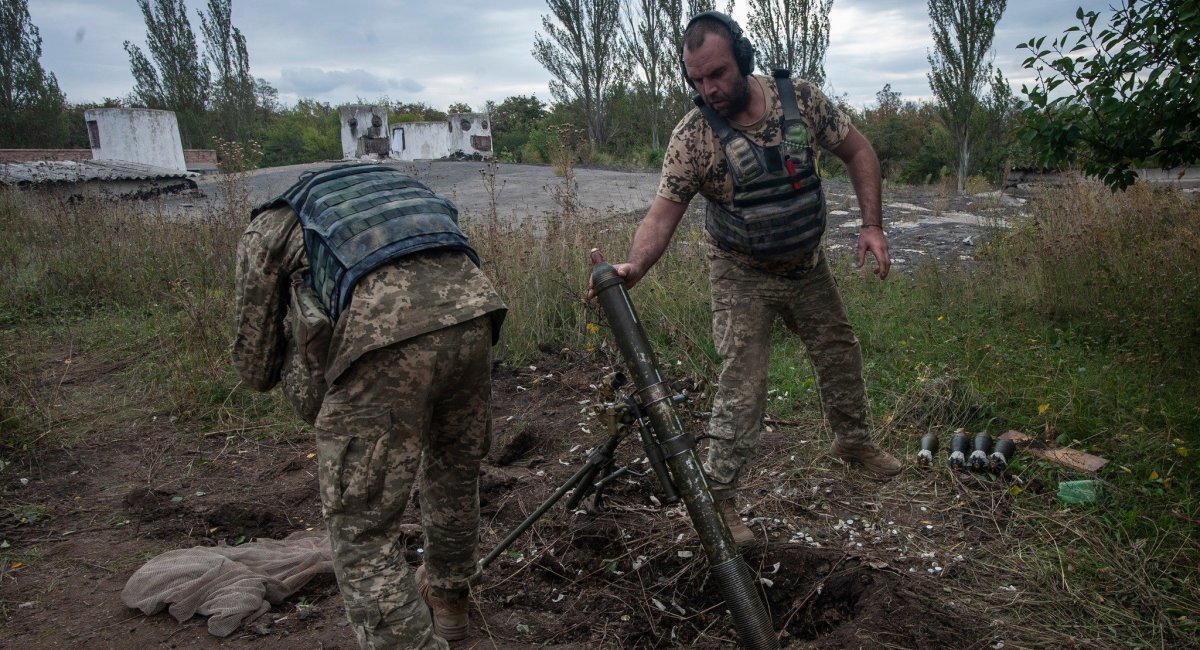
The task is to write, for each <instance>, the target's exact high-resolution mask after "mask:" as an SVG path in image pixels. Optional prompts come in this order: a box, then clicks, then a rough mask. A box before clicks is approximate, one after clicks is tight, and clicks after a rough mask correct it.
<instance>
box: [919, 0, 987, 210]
mask: <svg viewBox="0 0 1200 650" xmlns="http://www.w3.org/2000/svg"><path fill="white" fill-rule="evenodd" d="M1005 6H1006V0H929V20H930V23H929V28H930V30H931V31H932V32H933V48H934V49H933V52H931V53H930V54H929V55H928V59H929V65H930V68H931V71H930V73H929V75H928V77H929V87H930V88H931V89H932V90H933V96H934V97H935V98H936V99H937V111H938V116H939V117H940V118H941V120H942V123H943V124H945V126H946V129H947V130H948V131H949V132H950V134H951V137H953V139H954V144H955V148H956V149H957V150H958V164H957V169H958V193H959V194H964V193H965V192H966V184H967V176H968V175H969V174H970V171H971V150H972V149H973V148H974V146H975V141H976V139H977V137H978V136H979V134H980V133H982V131H983V130H984V129H985V128H986V127H987V121H986V120H984V119H980V114H981V112H982V110H983V109H982V107H983V102H984V97H985V96H986V94H987V93H986V92H985V85H988V84H989V82H990V79H991V78H992V64H991V61H990V60H989V53H990V52H991V49H992V39H993V38H995V35H996V23H998V22H1000V17H1001V16H1003V15H1004V9H1005Z"/></svg>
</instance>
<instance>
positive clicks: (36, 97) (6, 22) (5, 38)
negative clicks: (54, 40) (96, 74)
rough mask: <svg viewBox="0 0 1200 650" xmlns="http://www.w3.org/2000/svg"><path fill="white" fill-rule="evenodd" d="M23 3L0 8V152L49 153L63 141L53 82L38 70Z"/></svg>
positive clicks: (38, 40) (38, 55)
mask: <svg viewBox="0 0 1200 650" xmlns="http://www.w3.org/2000/svg"><path fill="white" fill-rule="evenodd" d="M41 59H42V37H41V34H40V33H39V32H38V28H37V27H36V26H35V25H34V24H33V23H32V22H31V21H30V18H29V3H28V2H27V0H4V2H2V3H0V147H11V148H42V147H47V148H53V147H58V146H61V145H62V144H63V143H64V141H65V140H66V138H67V128H66V124H65V123H64V122H63V115H64V109H63V107H64V103H65V100H64V98H63V94H62V91H61V90H60V89H59V87H58V79H56V78H55V76H54V74H53V73H49V72H46V71H45V70H44V69H42V62H41Z"/></svg>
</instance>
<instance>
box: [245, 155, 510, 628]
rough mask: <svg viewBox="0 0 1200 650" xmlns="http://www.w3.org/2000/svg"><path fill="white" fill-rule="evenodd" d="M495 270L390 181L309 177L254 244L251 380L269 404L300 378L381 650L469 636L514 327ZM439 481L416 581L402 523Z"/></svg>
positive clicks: (341, 535)
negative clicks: (501, 340) (503, 330)
mask: <svg viewBox="0 0 1200 650" xmlns="http://www.w3.org/2000/svg"><path fill="white" fill-rule="evenodd" d="M478 264H479V260H478V257H477V256H476V254H475V252H474V251H473V250H472V249H471V247H470V246H469V245H468V243H467V239H466V237H465V236H464V235H463V233H462V231H461V230H459V228H458V225H457V210H456V208H455V207H454V205H453V204H452V203H450V202H449V201H448V200H446V199H445V198H443V197H441V196H438V195H436V194H434V193H433V192H431V191H429V190H428V189H427V188H425V187H424V186H422V185H421V184H420V183H418V182H417V181H415V180H414V179H412V178H410V177H408V176H405V175H403V174H400V173H399V172H397V171H395V170H393V169H389V168H387V167H384V166H380V165H343V166H338V167H333V168H330V169H327V170H324V171H321V172H318V173H310V174H307V175H305V176H304V177H302V179H301V180H300V182H298V183H297V184H296V185H294V186H292V187H291V188H290V189H289V190H287V191H286V192H285V193H284V194H283V195H282V196H280V197H279V198H277V199H275V200H274V201H271V202H270V203H268V204H266V205H264V206H262V207H260V208H258V209H257V210H255V211H254V214H253V218H252V221H251V223H250V225H249V227H247V229H246V231H245V233H244V234H243V235H242V238H241V241H240V242H239V244H238V263H237V281H238V288H237V337H236V340H235V341H234V344H233V349H232V356H233V361H234V365H235V367H236V368H237V369H238V372H239V374H240V375H241V376H242V378H243V379H244V380H245V381H246V382H247V383H248V384H249V385H250V386H252V387H253V388H255V389H256V390H260V391H265V390H269V389H270V388H271V387H272V386H274V385H275V384H276V383H278V382H279V381H280V379H281V377H282V379H283V382H284V384H285V386H284V388H285V394H286V395H288V397H289V401H291V403H292V404H293V406H295V407H296V408H297V409H298V410H299V411H300V412H301V414H302V415H304V416H305V417H306V418H307V419H309V420H310V422H311V421H315V425H316V430H317V435H316V441H317V457H318V462H319V464H320V465H319V472H318V475H319V482H320V489H321V504H322V510H323V512H324V515H325V519H326V525H327V526H328V529H329V533H330V541H331V545H332V549H333V556H334V567H335V572H336V575H337V580H338V586H339V588H340V590H341V593H342V597H343V599H344V601H345V606H346V611H347V613H348V615H349V618H350V622H351V624H352V626H353V628H354V631H355V634H356V635H357V637H358V640H359V644H360V646H361V647H362V648H364V649H368V648H370V649H376V648H447V647H448V645H447V643H446V640H453V639H457V638H463V637H465V636H466V635H467V579H468V578H469V577H470V576H471V575H472V574H473V573H474V571H475V566H476V565H475V554H476V550H477V543H478V525H479V497H478V482H479V466H480V462H481V460H482V458H483V457H484V455H485V454H486V453H487V450H488V446H489V444H490V442H491V431H490V426H491V416H490V396H491V348H492V346H493V344H494V343H495V342H496V340H497V338H498V336H499V333H500V326H501V323H502V322H503V320H504V316H505V313H506V308H505V306H504V303H503V302H502V300H501V299H500V297H499V295H498V294H497V293H496V291H495V290H494V288H493V287H492V284H491V282H490V281H489V280H488V278H487V277H486V276H485V275H484V274H483V273H482V272H481V271H480V270H479V268H478ZM422 465H423V468H422V471H421V472H420V473H419V476H420V509H421V524H422V526H423V528H424V531H425V553H424V557H425V563H424V564H423V565H422V566H421V567H420V568H418V569H417V571H416V572H415V576H414V574H413V572H410V571H409V568H408V566H407V564H406V562H405V560H404V548H403V544H402V542H401V533H400V517H401V515H402V514H403V513H404V510H405V507H406V506H407V505H408V500H409V495H410V493H411V491H412V487H413V485H414V482H416V481H417V478H418V468H419V467H422ZM431 611H432V618H431V616H430V613H431Z"/></svg>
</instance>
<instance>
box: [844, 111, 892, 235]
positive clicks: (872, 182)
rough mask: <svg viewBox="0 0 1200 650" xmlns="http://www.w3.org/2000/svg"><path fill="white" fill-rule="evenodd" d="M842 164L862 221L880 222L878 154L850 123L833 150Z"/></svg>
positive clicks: (881, 203) (879, 224)
mask: <svg viewBox="0 0 1200 650" xmlns="http://www.w3.org/2000/svg"><path fill="white" fill-rule="evenodd" d="M834 153H835V154H837V155H838V157H839V158H841V159H842V162H843V163H845V165H846V171H847V173H849V175H850V182H851V183H852V184H853V185H854V194H855V195H856V196H857V197H858V208H859V210H861V211H862V220H863V225H865V226H882V225H883V199H882V188H881V181H880V169H879V158H878V157H877V156H876V155H875V149H874V148H872V147H871V143H870V142H868V141H867V139H866V138H865V137H863V135H862V134H861V133H859V132H858V130H857V129H854V128H853V127H851V132H850V134H849V135H848V136H847V138H846V142H844V143H843V144H842V146H841V147H839V148H838V149H837V151H835V152H834Z"/></svg>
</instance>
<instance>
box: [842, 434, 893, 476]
mask: <svg viewBox="0 0 1200 650" xmlns="http://www.w3.org/2000/svg"><path fill="white" fill-rule="evenodd" d="M829 455H830V456H833V457H834V458H837V459H838V460H841V461H843V462H846V463H850V464H858V465H862V468H863V469H864V470H866V471H867V472H868V473H870V474H873V475H874V476H875V477H877V478H891V477H893V476H895V475H897V474H899V473H900V469H901V465H900V461H898V460H896V458H895V456H892V455H891V454H889V453H887V452H886V451H884V450H882V449H880V448H879V447H878V446H877V445H876V444H875V443H873V442H842V441H841V440H834V441H833V446H832V447H830V448H829Z"/></svg>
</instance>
